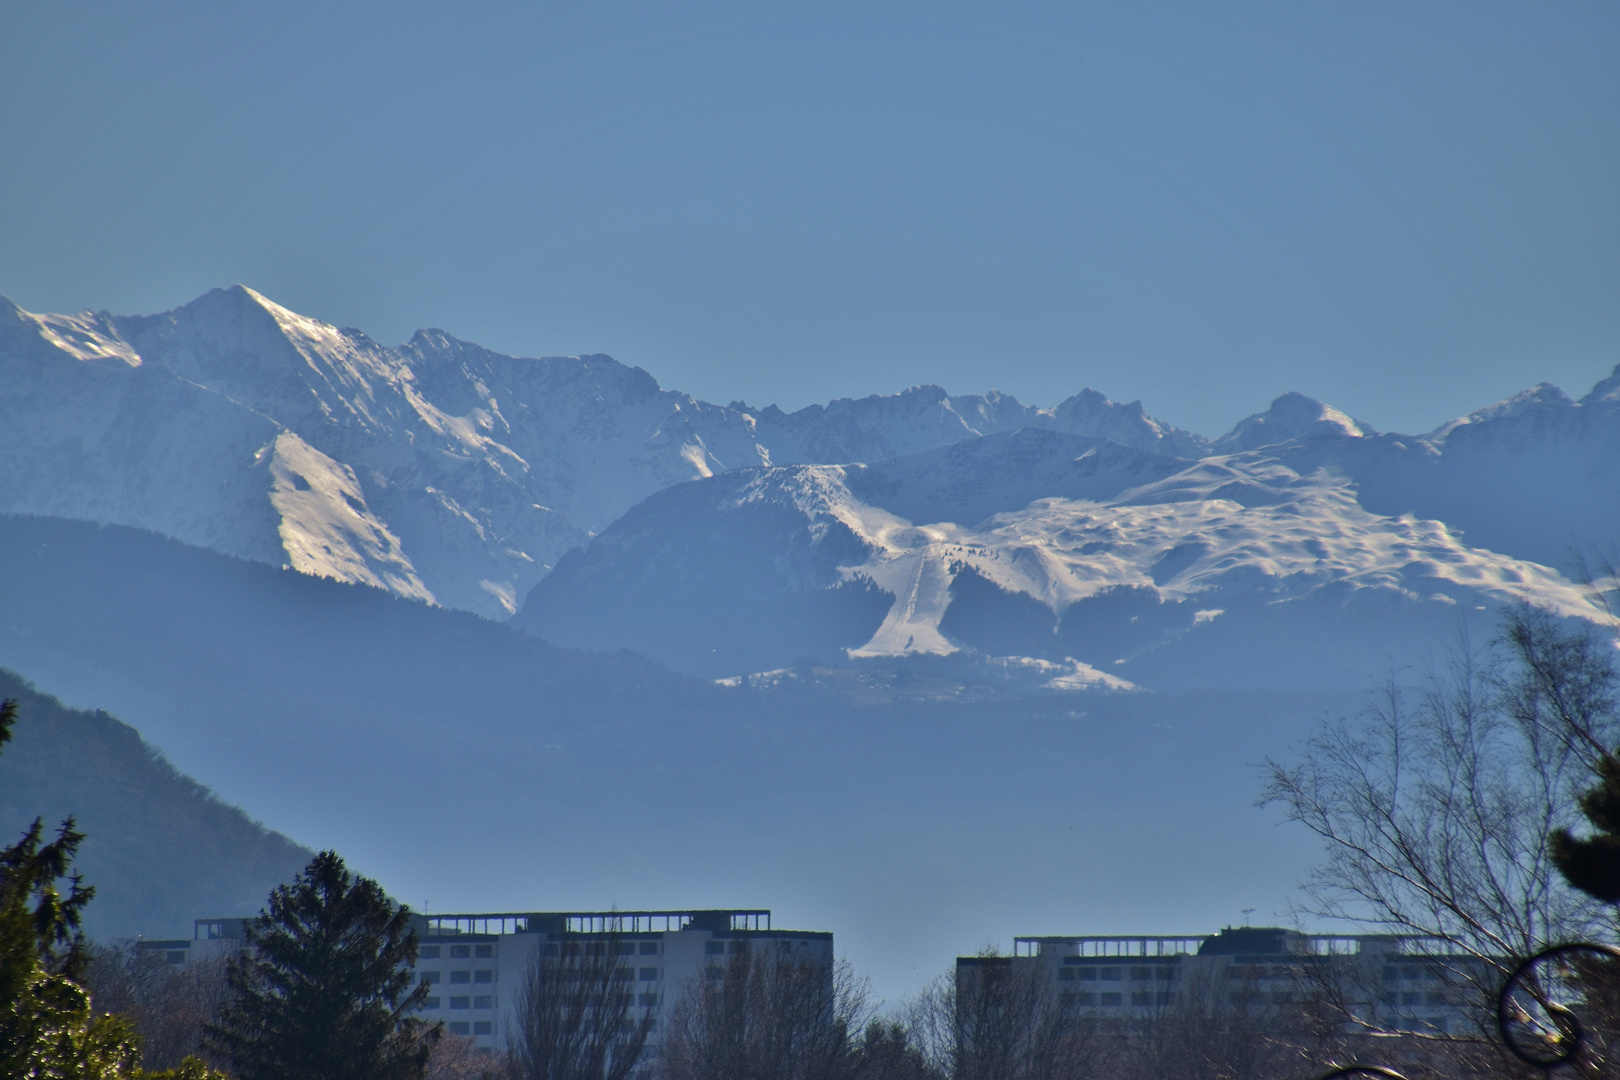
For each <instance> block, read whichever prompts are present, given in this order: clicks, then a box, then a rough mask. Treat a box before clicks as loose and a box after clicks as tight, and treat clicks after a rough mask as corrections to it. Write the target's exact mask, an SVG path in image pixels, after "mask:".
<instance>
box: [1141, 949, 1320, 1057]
mask: <svg viewBox="0 0 1620 1080" xmlns="http://www.w3.org/2000/svg"><path fill="white" fill-rule="evenodd" d="M1279 987H1286V988H1287V989H1278V988H1279ZM1120 1035H1121V1037H1120V1042H1119V1064H1118V1066H1117V1069H1116V1071H1115V1072H1114V1073H1113V1074H1112V1075H1114V1076H1118V1077H1121V1078H1129V1080H1268V1078H1276V1080H1284V1078H1291V1077H1294V1076H1297V1075H1301V1074H1306V1075H1308V1074H1309V1072H1310V1069H1311V1061H1310V1058H1309V1056H1308V1055H1307V1053H1306V1052H1305V1048H1306V1046H1307V1045H1309V1044H1312V1043H1314V1042H1315V1041H1316V1031H1315V1025H1314V1024H1313V1016H1312V999H1311V996H1310V994H1309V991H1308V984H1307V980H1306V979H1305V978H1304V977H1302V972H1298V971H1296V970H1295V969H1294V968H1292V967H1290V968H1289V969H1288V970H1287V973H1286V974H1285V975H1284V976H1283V977H1282V978H1281V979H1279V978H1277V977H1276V976H1275V974H1273V976H1272V977H1271V978H1270V979H1269V981H1267V982H1266V983H1265V984H1264V985H1263V986H1262V984H1261V981H1260V979H1259V977H1258V976H1257V975H1256V974H1255V973H1254V969H1253V967H1252V966H1251V965H1241V964H1239V965H1232V966H1230V967H1227V968H1226V969H1224V970H1217V969H1213V968H1208V969H1204V970H1201V971H1198V972H1197V973H1195V974H1191V975H1186V976H1182V977H1180V978H1178V979H1177V981H1176V986H1175V990H1174V992H1173V993H1170V994H1167V995H1166V1002H1165V1004H1164V1005H1162V1006H1158V1007H1155V1008H1152V1009H1149V1010H1143V1011H1138V1012H1136V1013H1135V1015H1133V1016H1131V1017H1130V1018H1129V1019H1128V1020H1125V1021H1123V1022H1122V1023H1121V1032H1120Z"/></svg>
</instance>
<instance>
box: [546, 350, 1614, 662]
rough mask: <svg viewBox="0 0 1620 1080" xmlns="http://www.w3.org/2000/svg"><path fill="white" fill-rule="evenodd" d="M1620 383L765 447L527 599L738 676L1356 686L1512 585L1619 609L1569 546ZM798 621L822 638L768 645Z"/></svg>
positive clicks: (1585, 540) (1517, 595)
mask: <svg viewBox="0 0 1620 1080" xmlns="http://www.w3.org/2000/svg"><path fill="white" fill-rule="evenodd" d="M1615 381H1616V380H1614V379H1611V380H1605V382H1604V383H1602V384H1600V386H1599V387H1598V389H1596V390H1594V391H1593V393H1592V394H1590V395H1588V396H1587V398H1584V399H1582V401H1580V402H1575V401H1572V400H1570V399H1569V398H1567V397H1566V396H1563V395H1561V394H1557V393H1550V392H1548V390H1547V389H1546V388H1538V389H1537V390H1535V391H1532V392H1530V393H1528V394H1526V395H1519V396H1517V397H1516V398H1515V399H1513V400H1511V401H1510V402H1506V403H1504V404H1503V405H1502V406H1498V407H1494V408H1491V409H1485V410H1480V411H1479V412H1477V413H1474V414H1471V415H1470V416H1469V417H1467V418H1464V420H1463V421H1459V422H1457V423H1455V424H1452V425H1448V426H1447V427H1446V428H1444V429H1442V430H1441V431H1439V432H1436V433H1434V434H1433V435H1431V436H1428V437H1424V438H1418V439H1413V438H1410V437H1407V436H1399V435H1380V434H1378V433H1377V432H1375V431H1374V430H1373V429H1371V428H1370V427H1368V426H1367V425H1365V424H1362V423H1359V422H1357V421H1354V420H1352V419H1350V418H1349V417H1347V416H1345V415H1344V414H1343V413H1339V412H1337V411H1336V410H1331V409H1329V408H1327V407H1325V406H1321V405H1320V403H1316V402H1311V401H1310V400H1309V399H1303V398H1301V397H1299V396H1298V395H1286V396H1285V397H1284V398H1280V399H1279V400H1278V402H1277V403H1276V404H1275V405H1274V406H1273V409H1272V410H1271V411H1270V412H1269V413H1268V414H1262V416H1261V417H1257V418H1251V421H1245V423H1244V424H1240V425H1239V426H1238V428H1237V429H1236V430H1235V431H1234V432H1233V434H1232V435H1229V436H1226V437H1224V438H1223V439H1222V440H1218V441H1217V444H1216V445H1217V446H1227V447H1235V446H1242V445H1244V444H1246V443H1247V444H1249V445H1252V446H1254V447H1255V448H1254V449H1246V450H1238V451H1235V452H1228V453H1225V454H1222V453H1211V454H1208V455H1207V456H1204V457H1201V458H1199V459H1196V460H1189V459H1186V458H1178V457H1174V456H1171V455H1168V454H1160V453H1155V452H1153V451H1150V450H1140V449H1133V448H1129V447H1124V446H1121V445H1119V444H1117V443H1113V442H1111V441H1108V440H1105V439H1086V438H1084V437H1077V436H1069V435H1063V434H1060V433H1057V432H1052V431H1044V430H1040V429H1034V428H1025V429H1022V430H1018V431H1013V432H999V433H994V434H991V435H987V436H984V437H981V438H979V439H976V440H968V441H963V442H960V443H957V444H954V445H951V446H948V447H944V448H937V449H933V450H928V451H923V452H919V453H916V454H912V455H907V456H904V457H900V458H896V459H892V460H889V461H883V462H874V463H872V464H869V465H848V466H797V467H790V468H784V467H777V468H771V469H764V470H747V471H740V472H737V473H733V474H731V475H728V476H723V477H715V478H713V479H709V480H705V481H702V482H700V483H698V484H694V485H686V489H687V490H679V491H677V490H671V491H666V492H662V493H660V494H658V495H655V496H653V497H651V498H649V499H648V500H647V501H646V502H644V503H643V504H641V505H640V506H638V507H636V508H635V510H634V511H632V512H631V513H630V514H627V515H626V516H625V517H624V518H622V519H621V520H620V521H618V522H616V523H615V524H614V525H613V526H612V527H611V528H610V529H608V530H607V531H606V532H604V533H603V534H602V535H601V536H600V537H598V538H596V539H595V540H593V541H592V543H590V544H589V545H587V546H586V547H585V548H584V549H583V550H580V551H576V552H573V553H571V554H570V555H569V556H568V557H567V558H565V559H564V560H563V561H562V562H561V563H560V564H559V565H558V567H557V569H556V571H555V572H554V573H553V574H552V575H551V576H550V577H548V578H547V579H546V580H545V581H543V582H541V583H540V584H539V585H538V586H537V587H536V588H535V590H534V592H533V593H532V594H531V595H530V597H529V599H528V602H527V604H526V605H525V607H524V608H523V610H522V611H521V612H520V613H519V614H518V615H517V616H516V617H515V618H514V623H516V624H517V625H519V626H522V627H524V628H526V629H529V630H531V631H532V632H535V633H538V634H540V635H541V636H543V637H547V638H550V639H552V640H556V641H560V642H564V643H569V644H576V645H582V646H585V647H590V648H616V647H630V648H634V649H637V650H639V651H642V652H645V653H647V654H649V655H651V656H654V657H655V658H657V659H661V660H663V661H664V662H666V663H669V664H671V665H673V666H676V667H678V668H681V669H683V670H688V671H692V672H694V673H703V674H710V675H712V676H715V677H719V678H737V677H738V676H741V675H746V674H748V673H750V672H754V671H768V670H771V669H775V668H779V667H781V666H782V665H783V664H785V663H788V662H790V661H793V660H794V658H795V657H804V656H812V657H817V658H818V659H821V660H822V661H823V662H829V659H830V662H837V661H839V660H841V659H848V660H852V661H863V660H865V661H878V660H899V659H904V658H907V657H914V656H936V657H950V656H953V655H956V654H962V653H971V654H974V655H976V656H980V657H982V658H986V659H987V660H989V661H991V662H996V663H1014V662H1017V663H1021V662H1031V661H1032V662H1044V663H1050V664H1058V665H1060V666H1062V672H1061V674H1060V676H1059V677H1057V678H1054V679H1052V680H1051V681H1050V682H1048V684H1047V685H1049V686H1051V687H1054V688H1058V687H1064V688H1072V687H1074V686H1076V685H1085V684H1091V685H1107V686H1113V687H1116V688H1118V687H1121V686H1124V685H1127V684H1138V685H1151V686H1164V685H1168V684H1174V683H1176V681H1177V680H1180V684H1182V685H1187V684H1189V681H1191V683H1192V684H1194V685H1204V686H1209V685H1222V684H1223V683H1222V680H1227V681H1229V682H1231V684H1232V685H1275V683H1276V681H1277V680H1278V679H1279V678H1282V679H1287V678H1305V679H1308V680H1315V681H1314V682H1313V683H1310V684H1311V685H1330V684H1333V681H1334V680H1341V681H1340V682H1339V683H1338V684H1339V685H1352V684H1355V683H1359V682H1362V681H1363V680H1364V679H1365V678H1366V677H1368V675H1369V673H1370V672H1372V671H1374V670H1375V669H1376V668H1377V666H1378V665H1379V664H1380V663H1387V662H1388V660H1389V658H1390V657H1391V656H1394V655H1403V654H1404V655H1421V654H1422V653H1423V651H1424V650H1426V649H1429V648H1432V647H1433V646H1434V645H1435V644H1437V643H1444V642H1446V641H1448V640H1451V639H1452V638H1453V637H1454V636H1455V634H1456V632H1457V630H1458V628H1459V625H1460V623H1459V620H1461V623H1467V622H1468V621H1469V620H1468V619H1467V618H1464V616H1469V615H1471V614H1472V613H1475V612H1484V613H1486V615H1485V621H1484V623H1482V624H1481V625H1479V626H1477V627H1476V630H1478V631H1479V632H1481V633H1482V634H1483V635H1484V636H1486V637H1488V636H1489V634H1490V633H1491V623H1492V620H1493V619H1494V612H1495V611H1496V610H1497V609H1498V608H1500V606H1502V605H1504V604H1509V603H1515V602H1519V601H1529V602H1533V603H1537V604H1540V605H1543V606H1545V607H1548V608H1550V609H1552V610H1554V611H1556V612H1558V613H1559V614H1561V615H1564V616H1568V617H1574V618H1581V619H1585V620H1587V621H1589V622H1592V623H1594V624H1598V625H1604V626H1612V625H1613V619H1612V618H1611V616H1610V614H1609V611H1608V609H1607V608H1606V607H1605V606H1604V605H1603V604H1602V603H1601V601H1600V599H1599V598H1598V597H1596V596H1595V595H1594V594H1593V593H1592V592H1591V591H1590V590H1589V589H1588V588H1587V586H1586V585H1585V584H1584V583H1581V582H1579V581H1575V580H1571V578H1570V577H1569V576H1568V575H1567V574H1566V573H1563V572H1560V570H1559V569H1556V568H1555V567H1558V566H1566V567H1567V566H1568V565H1569V559H1568V556H1571V555H1574V554H1575V553H1576V552H1577V551H1578V550H1580V548H1581V546H1582V545H1583V544H1585V545H1590V546H1602V545H1604V544H1606V543H1612V542H1613V538H1614V537H1615V536H1616V535H1617V534H1620V408H1617V407H1616V402H1615V401H1614V400H1613V395H1614V386H1613V384H1614V383H1615ZM1274 439H1281V440H1282V441H1280V442H1274V441H1273V440H1274ZM1435 509H1446V510H1447V511H1448V512H1446V513H1432V512H1430V511H1432V510H1435ZM1454 520H1455V521H1462V522H1465V523H1466V524H1465V526H1459V525H1457V524H1454V523H1453V522H1454ZM1475 536H1484V537H1490V538H1492V539H1493V543H1492V544H1491V545H1490V546H1487V545H1486V544H1484V543H1481V542H1478V541H1477V540H1475V539H1474V537H1475ZM1560 545H1562V550H1561V551H1560V550H1558V549H1559V547H1560ZM1549 552H1550V553H1551V554H1550V555H1549V554H1548V553H1549ZM1561 555H1562V556H1564V558H1560V557H1559V556H1561ZM738 580H741V581H743V582H745V583H746V584H745V585H744V586H742V587H741V588H740V589H739V588H738V587H737V586H736V585H735V582H736V581H738ZM812 598H814V599H812ZM705 608H712V609H713V611H719V612H727V613H730V617H729V618H727V617H717V616H715V615H713V614H712V613H706V614H705V615H703V616H702V617H698V616H697V615H695V613H696V612H698V611H699V610H702V609H705ZM772 611H777V612H782V613H785V614H783V615H781V616H780V617H778V616H773V615H772V614H771V612H772ZM773 619H774V620H775V621H776V622H777V623H789V624H793V625H795V626H796V627H797V630H798V632H797V634H796V635H791V634H784V633H783V632H782V631H781V630H780V627H778V629H777V630H776V633H775V634H774V637H773V640H771V641H769V642H766V641H762V640H761V639H760V636H759V628H760V627H761V626H762V625H767V624H769V623H771V621H772V620H773ZM1475 621H1477V620H1475ZM1289 655H1292V656H1293V660H1292V661H1291V662H1289V663H1280V662H1279V661H1278V657H1280V656H1289Z"/></svg>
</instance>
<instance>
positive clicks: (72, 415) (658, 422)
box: [0, 286, 1202, 617]
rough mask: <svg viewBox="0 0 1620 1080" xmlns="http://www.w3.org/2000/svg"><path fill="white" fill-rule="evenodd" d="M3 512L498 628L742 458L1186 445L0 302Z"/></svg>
mask: <svg viewBox="0 0 1620 1080" xmlns="http://www.w3.org/2000/svg"><path fill="white" fill-rule="evenodd" d="M0 381H3V385H4V386H5V387H6V389H7V393H6V395H5V396H4V398H3V399H0V419H3V421H4V423H5V425H6V430H7V432H8V434H9V436H10V438H9V446H8V454H7V459H6V463H5V465H4V467H3V468H0V512H4V513H23V514H35V515H45V516H60V517H69V518H80V519H87V520H94V521H99V522H104V523H114V524H123V525H131V526H137V527H141V528H146V529H151V530H153V531H155V532H160V533H163V534H165V535H168V536H173V537H175V538H177V539H180V540H184V541H186V542H188V543H192V544H196V545H198V546H201V547H206V548H209V549H212V550H215V551H219V552H223V553H226V554H231V555H236V556H239V557H244V558H249V559H254V560H258V561H261V562H268V563H272V564H285V565H289V566H291V567H293V568H294V569H297V570H300V571H303V572H305V573H309V574H316V575H320V576H324V577H331V578H335V579H337V580H341V581H348V582H356V583H363V584H368V585H373V586H376V587H379V588H384V589H388V590H389V591H391V592H394V593H396V594H398V595H401V596H407V597H415V598H418V599H422V600H428V601H433V602H437V603H439V604H443V605H446V606H450V607H459V608H465V609H468V610H472V611H476V612H479V613H481V614H485V615H489V616H494V617H504V616H505V615H507V614H509V613H510V612H512V611H514V610H516V608H517V606H518V604H519V602H520V601H521V599H522V597H523V596H524V595H526V594H527V592H528V591H529V590H530V588H532V587H533V585H534V584H535V583H536V582H538V581H539V580H540V579H542V578H543V577H544V576H545V575H546V573H547V572H548V571H549V570H550V568H551V567H552V566H553V565H554V564H555V563H556V561H557V559H558V558H559V557H560V556H561V555H562V554H563V553H564V552H565V551H567V550H569V549H570V548H573V547H575V546H578V545H580V544H583V543H584V542H586V541H587V540H588V539H589V538H590V537H591V536H593V535H594V534H596V533H598V532H600V531H601V530H603V529H605V528H606V527H607V526H608V525H609V524H611V523H612V522H613V521H615V520H616V519H618V518H619V517H620V516H621V515H622V514H623V513H624V512H625V511H626V510H628V509H629V508H630V507H632V506H634V505H635V504H636V503H638V502H640V501H641V500H642V499H644V498H646V497H647V496H648V495H651V494H653V493H654V492H657V491H661V490H663V489H665V488H668V487H671V486H672V485H675V484H678V483H680V482H682V481H685V480H692V479H699V478H703V477H708V476H712V475H715V474H717V473H723V472H726V471H728V470H731V469H735V468H738V467H760V466H769V465H782V464H791V463H843V462H856V461H870V460H878V459H882V458H889V457H894V456H896V455H899V454H906V453H913V452H916V451H920V450H925V449H929V448H935V447H940V446H946V445H949V444H951V443H955V442H959V441H961V440H963V439H970V438H974V437H977V436H981V435H987V434H992V433H995V432H1000V431H1010V430H1015V429H1018V428H1022V427H1028V426H1037V427H1045V428H1050V429H1052V430H1057V431H1064V432H1071V433H1079V434H1085V435H1091V436H1096V437H1106V438H1110V439H1113V440H1114V441H1116V442H1119V443H1121V444H1123V445H1127V446H1132V447H1140V448H1144V449H1156V448H1163V449H1166V450H1168V451H1169V452H1172V453H1190V452H1194V451H1196V450H1197V449H1198V448H1199V447H1201V446H1202V440H1200V439H1199V438H1198V437H1196V436H1193V435H1190V434H1188V433H1186V432H1180V431H1177V430H1175V429H1173V428H1170V427H1167V426H1166V425H1163V424H1160V423H1158V422H1157V421H1154V420H1152V419H1151V418H1149V417H1147V416H1146V415H1145V414H1144V413H1143V412H1142V408H1141V406H1140V405H1139V404H1136V405H1118V404H1115V403H1113V402H1110V401H1108V400H1107V399H1106V398H1104V397H1103V396H1102V395H1100V394H1097V393H1095V392H1094V391H1086V392H1084V393H1082V394H1080V395H1078V396H1076V397H1074V398H1071V399H1070V400H1069V401H1066V402H1064V403H1063V404H1062V405H1060V406H1058V407H1057V408H1056V409H1051V410H1039V409H1033V408H1030V407H1028V406H1025V405H1022V404H1021V403H1019V402H1018V401H1016V400H1015V399H1013V398H1010V397H1007V396H1006V395H1001V394H994V393H992V394H988V395H985V396H982V397H978V396H970V397H955V398H953V397H951V396H949V395H947V394H946V393H945V392H944V391H943V390H941V389H939V388H938V387H931V386H924V387H916V388H913V389H912V390H909V391H906V392H905V393H902V394H896V395H891V396H886V397H871V398H865V399H861V400H840V401H835V402H832V403H831V404H829V405H827V406H825V407H823V406H813V407H811V408H807V409H803V410H800V411H798V412H794V413H784V412H782V411H781V410H779V409H776V408H774V407H772V408H766V409H763V410H754V409H751V408H749V407H748V406H746V405H743V404H742V403H740V402H739V403H734V404H732V405H729V406H718V405H711V404H708V403H706V402H702V401H698V400H697V399H695V398H692V397H690V396H689V395H686V394H682V393H678V392H676V391H670V390H664V389H662V388H660V387H659V386H658V384H657V382H656V381H655V380H654V379H653V378H652V376H650V375H648V374H647V373H646V372H645V371H642V370H641V369H639V368H631V367H626V366H625V365H623V364H619V363H617V362H615V361H614V360H612V359H611V358H609V357H606V356H575V357H549V358H540V359H532V358H531V359H518V358H514V357H509V356H503V355H500V354H498V353H494V352H491V351H489V350H487V349H483V348H480V347H479V346H477V345H473V344H470V343H468V342H463V341H458V340H457V339H455V338H453V337H451V336H449V335H448V334H445V333H443V332H442V331H437V330H424V331H421V332H419V333H418V334H416V335H415V336H414V337H413V338H412V339H411V340H410V341H409V342H407V343H406V344H404V345H401V346H397V347H390V346H384V345H380V344H378V343H377V342H374V341H372V340H371V339H369V338H368V337H366V336H365V335H364V334H363V333H361V332H360V331H358V330H352V329H340V328H337V327H333V326H329V325H327V324H325V323H321V322H318V321H316V320H313V319H309V318H305V317H304V316H301V315H298V314H296V313H295V312H292V311H289V310H287V309H286V308H283V307H281V306H279V305H277V304H275V303H273V302H271V301H269V300H267V299H265V298H264V297H263V296H260V295H259V294H258V293H255V292H254V291H252V290H251V289H247V288H243V287H241V286H236V287H233V288H230V289H220V290H215V291H213V292H210V293H208V294H207V295H205V296H202V297H200V298H198V299H197V300H195V301H193V302H191V303H190V304H187V305H185V306H184V307H181V308H177V309H175V310H174V311H170V312H166V313H164V314H161V315H152V316H132V317H124V316H114V315H108V314H106V313H99V314H92V313H88V312H86V313H81V314H78V315H35V314H31V313H29V312H25V311H23V310H21V309H20V308H18V307H16V306H15V305H13V304H10V303H9V302H5V301H0Z"/></svg>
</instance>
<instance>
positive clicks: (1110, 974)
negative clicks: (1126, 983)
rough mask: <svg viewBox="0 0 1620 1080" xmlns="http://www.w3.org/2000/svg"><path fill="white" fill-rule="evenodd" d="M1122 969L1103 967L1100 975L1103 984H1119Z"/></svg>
mask: <svg viewBox="0 0 1620 1080" xmlns="http://www.w3.org/2000/svg"><path fill="white" fill-rule="evenodd" d="M1123 970H1124V969H1123V968H1117V967H1105V968H1103V969H1102V971H1101V973H1100V977H1101V978H1102V980H1103V982H1119V981H1120V978H1121V972H1122V971H1123Z"/></svg>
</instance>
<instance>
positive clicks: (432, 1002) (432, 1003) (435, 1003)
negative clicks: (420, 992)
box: [422, 998, 439, 1009]
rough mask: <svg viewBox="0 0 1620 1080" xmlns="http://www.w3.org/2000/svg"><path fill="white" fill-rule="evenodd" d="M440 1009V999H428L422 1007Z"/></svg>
mask: <svg viewBox="0 0 1620 1080" xmlns="http://www.w3.org/2000/svg"><path fill="white" fill-rule="evenodd" d="M438 1007H439V999H438V998H428V999H427V1002H426V1003H425V1004H424V1005H423V1006H422V1008H424V1009H437V1008H438Z"/></svg>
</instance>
